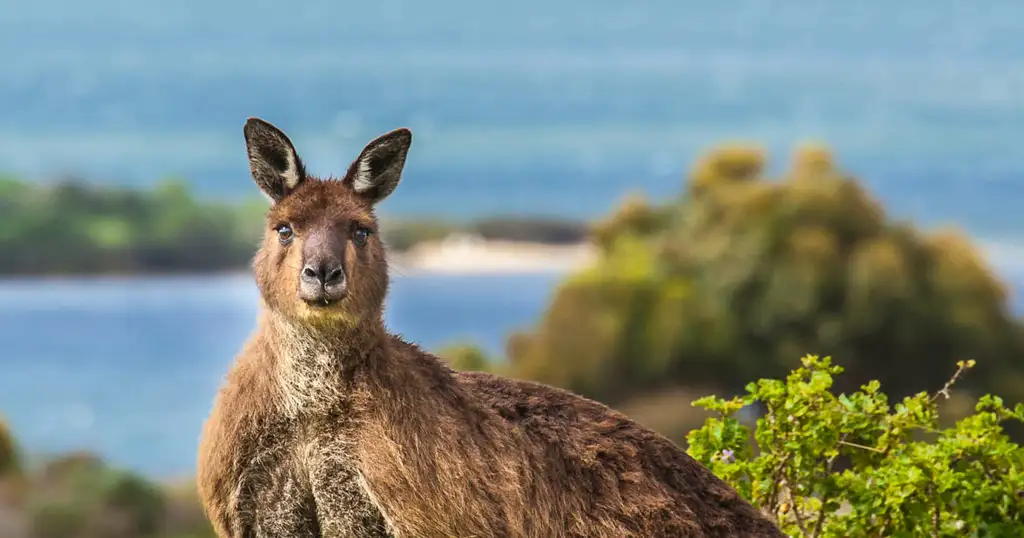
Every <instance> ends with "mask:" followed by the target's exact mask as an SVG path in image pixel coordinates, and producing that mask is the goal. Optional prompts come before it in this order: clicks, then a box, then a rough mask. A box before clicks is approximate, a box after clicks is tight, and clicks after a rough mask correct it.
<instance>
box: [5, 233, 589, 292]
mask: <svg viewBox="0 0 1024 538" xmlns="http://www.w3.org/2000/svg"><path fill="white" fill-rule="evenodd" d="M595 257H596V251H595V249H594V247H593V245H591V244H590V243H586V242H580V243H575V244H550V243H543V242H539V241H509V240H496V239H482V238H479V237H474V236H466V235H461V234H453V235H452V236H449V237H447V238H445V239H441V240H435V241H424V242H421V243H418V244H416V245H415V246H413V247H412V248H410V249H407V250H403V251H395V252H391V253H390V254H389V256H388V259H389V262H390V266H391V270H392V274H394V275H396V276H399V277H401V276H420V275H439V276H448V275H451V276H457V275H500V274H552V273H555V274H559V273H569V272H572V271H575V270H578V269H580V268H583V267H585V266H587V265H588V264H590V263H592V262H593V261H594V259H595ZM250 273H251V271H250V269H249V267H248V266H239V267H234V268H223V269H211V270H188V269H183V270H180V271H160V270H154V271H146V270H142V271H99V272H65V273H40V274H31V273H20V274H19V273H11V274H0V282H13V281H18V280H37V281H38V280H75V279H88V280H119V279H131V278H188V277H216V276H242V275H249V274H250Z"/></svg>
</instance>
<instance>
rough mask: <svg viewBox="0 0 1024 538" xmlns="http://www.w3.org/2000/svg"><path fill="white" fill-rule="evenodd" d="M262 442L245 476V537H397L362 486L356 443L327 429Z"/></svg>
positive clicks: (241, 497)
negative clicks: (354, 448) (354, 444)
mask: <svg viewBox="0 0 1024 538" xmlns="http://www.w3.org/2000/svg"><path fill="white" fill-rule="evenodd" d="M275 437H277V438H278V439H280V440H279V441H277V442H274V443H262V446H260V447H259V449H258V450H256V451H254V453H253V457H252V458H251V460H250V462H249V464H248V465H247V466H246V467H245V469H244V471H243V472H242V474H241V477H240V480H239V484H238V489H237V491H238V496H237V504H236V508H237V510H238V514H239V515H240V516H241V517H240V519H242V520H246V521H247V522H248V525H245V527H247V528H249V529H251V533H248V534H246V536H245V538H250V537H251V538H393V537H392V535H391V534H389V533H388V531H387V526H386V524H385V521H384V517H383V515H382V514H381V512H380V510H379V509H377V507H376V505H375V504H373V502H372V501H371V499H370V496H369V495H368V494H367V492H366V490H365V489H364V487H363V482H362V480H361V479H360V476H359V473H358V470H357V469H356V466H355V465H354V461H353V460H352V458H351V454H352V450H351V445H350V443H348V442H347V441H345V440H344V439H343V438H341V436H339V435H337V434H329V433H327V432H324V431H316V430H314V431H308V430H307V431H302V432H299V431H288V432H287V433H286V435H284V436H275Z"/></svg>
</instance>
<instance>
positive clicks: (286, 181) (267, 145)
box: [242, 118, 306, 204]
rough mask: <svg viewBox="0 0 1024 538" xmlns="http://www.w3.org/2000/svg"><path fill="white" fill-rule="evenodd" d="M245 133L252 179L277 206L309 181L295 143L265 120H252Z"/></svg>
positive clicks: (247, 123)
mask: <svg viewBox="0 0 1024 538" xmlns="http://www.w3.org/2000/svg"><path fill="white" fill-rule="evenodd" d="M242 131H243V133H244V134H245V147H246V151H247V152H248V154H249V170H250V172H252V178H253V180H254V181H255V182H256V185H257V186H259V188H260V190H261V191H263V194H264V195H266V197H267V198H269V199H270V201H271V202H272V203H275V204H276V203H277V202H280V201H281V199H283V198H284V197H285V196H288V195H289V194H290V193H291V192H292V191H293V190H295V188H296V187H298V186H299V183H301V182H302V181H303V180H305V179H306V168H305V167H304V166H303V165H302V159H299V154H298V152H296V151H295V146H293V145H292V141H291V140H289V139H288V137H287V136H286V135H285V134H284V133H283V132H282V131H281V130H280V129H278V128H277V127H275V126H273V125H272V124H270V123H268V122H266V121H264V120H261V119H259V118H249V119H248V120H246V122H245V127H244V128H243V129H242Z"/></svg>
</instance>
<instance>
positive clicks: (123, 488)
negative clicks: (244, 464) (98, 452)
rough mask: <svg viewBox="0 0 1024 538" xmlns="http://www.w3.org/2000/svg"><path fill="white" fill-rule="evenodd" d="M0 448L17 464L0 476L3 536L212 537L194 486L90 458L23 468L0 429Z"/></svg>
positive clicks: (62, 459) (0, 530)
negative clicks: (171, 482)
mask: <svg viewBox="0 0 1024 538" xmlns="http://www.w3.org/2000/svg"><path fill="white" fill-rule="evenodd" d="M0 445H2V446H3V447H4V448H2V449H0V451H2V452H4V453H5V454H7V456H8V457H7V459H6V460H4V461H7V462H8V463H10V462H15V465H10V466H8V467H7V470H6V471H5V472H0V536H2V537H3V538H146V537H150V538H215V537H214V534H213V531H212V528H211V527H210V525H209V523H208V522H207V520H206V516H205V515H204V514H203V511H202V507H201V505H200V504H199V501H198V497H197V495H196V492H195V487H194V486H193V485H192V484H187V485H185V486H182V487H178V488H172V487H169V486H166V485H160V484H157V483H154V482H152V481H150V480H147V479H145V478H143V477H141V476H139V475H137V474H135V473H132V472H128V471H123V470H118V469H112V468H110V467H108V466H106V465H105V464H104V463H103V462H102V461H101V460H100V459H98V458H96V457H95V456H93V455H90V454H87V453H71V454H67V455H64V456H61V457H58V458H55V459H52V460H49V461H47V462H45V463H43V464H42V465H40V466H38V468H32V469H25V468H22V467H21V466H16V462H17V458H16V457H15V456H13V454H14V449H13V447H14V441H13V439H12V438H11V436H10V433H9V432H8V431H7V430H6V429H4V428H3V427H2V426H0ZM0 459H3V456H0Z"/></svg>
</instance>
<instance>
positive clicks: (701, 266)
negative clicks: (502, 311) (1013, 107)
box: [508, 146, 1024, 405]
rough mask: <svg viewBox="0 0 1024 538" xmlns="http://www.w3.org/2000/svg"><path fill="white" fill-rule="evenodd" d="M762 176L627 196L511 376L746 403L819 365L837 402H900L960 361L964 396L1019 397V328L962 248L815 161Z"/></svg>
mask: <svg viewBox="0 0 1024 538" xmlns="http://www.w3.org/2000/svg"><path fill="white" fill-rule="evenodd" d="M765 166H766V162H765V156H764V154H763V152H762V151H760V150H759V149H757V148H753V147H744V146H735V147H723V148H720V149H717V150H715V151H712V152H710V153H709V154H708V155H707V156H706V157H704V158H703V159H701V160H700V161H698V162H697V163H696V165H695V166H694V168H693V170H692V172H691V173H690V175H689V181H688V182H687V184H686V185H685V188H684V189H683V192H681V194H680V195H679V196H678V197H676V198H675V199H672V200H668V201H667V202H665V203H662V204H652V203H650V202H648V201H647V200H645V199H643V198H642V197H640V196H637V195H631V196H630V197H629V198H627V199H626V200H625V201H624V202H623V204H622V206H621V207H620V208H619V209H618V210H617V211H616V212H614V213H613V214H612V215H611V216H609V217H608V218H606V219H604V220H602V221H600V222H598V223H596V224H595V225H594V227H593V237H594V241H595V242H596V244H597V245H598V247H599V257H598V261H597V262H596V264H595V265H594V266H592V267H588V268H586V269H584V270H582V271H580V272H579V273H577V274H574V275H572V276H570V277H569V278H567V279H566V280H565V281H564V282H562V283H561V284H560V286H559V288H558V290H557V292H556V295H555V297H554V299H553V301H552V303H551V304H550V307H549V308H548V310H547V311H546V312H545V313H544V315H543V318H542V319H541V320H540V321H539V323H538V324H537V326H535V327H532V328H529V329H528V330H525V331H522V332H519V333H517V334H514V335H513V336H512V337H511V338H510V340H509V344H508V353H509V361H510V363H511V365H512V371H513V374H514V375H516V376H517V377H524V378H529V379H535V380H538V381H543V382H547V383H551V384H554V385H558V386H562V387H565V388H569V389H572V390H574V391H577V392H580V393H583V394H584V395H586V396H589V397H591V398H594V399H597V400H600V401H602V402H604V403H606V404H610V405H620V404H627V403H628V402H629V401H630V400H631V399H633V398H637V397H641V396H643V395H644V394H647V393H648V392H650V391H652V390H671V389H672V388H675V387H687V386H694V385H698V386H701V387H715V391H716V392H719V391H724V392H734V391H739V390H741V389H742V387H743V385H744V384H745V383H746V382H747V381H748V380H749V379H756V378H760V377H774V376H780V375H784V372H786V371H789V370H790V369H791V368H793V367H795V366H796V364H795V358H796V357H799V356H800V354H801V353H805V352H813V353H818V354H822V355H832V356H841V357H844V360H845V361H847V362H846V363H845V365H846V366H847V368H848V375H847V376H845V377H844V378H843V379H840V380H837V382H838V383H840V385H841V387H840V388H843V389H854V388H856V387H857V386H859V385H860V384H861V383H864V382H866V381H868V379H869V378H871V377H877V378H878V379H879V380H880V381H881V382H882V383H884V384H885V385H886V387H888V389H889V390H890V391H891V392H892V393H893V394H894V395H896V396H904V395H907V394H910V393H912V392H913V391H914V390H916V387H919V386H921V384H922V383H923V384H925V385H926V386H932V385H937V384H939V383H942V381H943V377H942V374H941V373H939V372H940V369H938V368H935V365H936V364H952V363H953V362H955V361H956V360H959V359H960V358H963V357H966V356H970V357H975V358H977V359H979V361H980V362H979V367H978V368H977V370H978V371H977V372H976V373H975V375H973V376H972V377H971V379H970V380H969V383H970V384H971V385H973V387H974V388H976V389H979V390H981V391H983V392H994V393H998V394H1004V395H1007V396H1013V397H1020V396H1024V369H1022V365H1024V325H1022V324H1021V322H1020V320H1018V319H1016V318H1015V317H1014V316H1013V315H1012V314H1011V313H1010V309H1009V303H1008V293H1007V289H1006V286H1005V285H1004V284H1003V283H1002V282H1001V280H1000V279H999V278H998V277H997V276H996V275H995V274H994V273H993V271H992V269H991V268H990V267H989V266H988V265H987V264H986V263H985V260H984V259H983V258H982V257H981V256H980V255H979V254H978V253H977V252H976V251H975V249H974V248H973V246H972V244H971V242H970V240H969V239H968V238H966V237H965V236H964V235H962V234H960V233H959V232H955V231H933V232H925V231H922V230H918V229H916V228H915V227H914V226H912V225H910V224H908V223H905V222H901V221H899V220H896V219H892V218H889V217H887V216H886V214H885V211H884V209H883V208H882V206H881V205H880V204H879V203H878V202H877V201H875V200H874V199H873V198H872V197H871V196H870V195H869V194H868V193H867V192H865V190H864V189H863V187H862V185H861V184H860V183H859V182H858V181H857V180H855V179H853V178H850V177H847V176H846V175H845V174H843V173H842V172H841V171H840V170H839V169H838V167H837V166H836V165H835V164H834V162H833V159H832V157H831V155H830V154H829V153H828V151H826V150H824V149H822V148H820V147H811V148H804V149H802V150H800V151H798V152H797V154H796V156H795V157H794V159H793V163H792V165H791V166H790V169H789V170H788V171H787V172H785V173H784V174H783V175H782V177H781V178H778V179H773V178H767V177H765V175H764V172H763V171H764V169H765Z"/></svg>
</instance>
